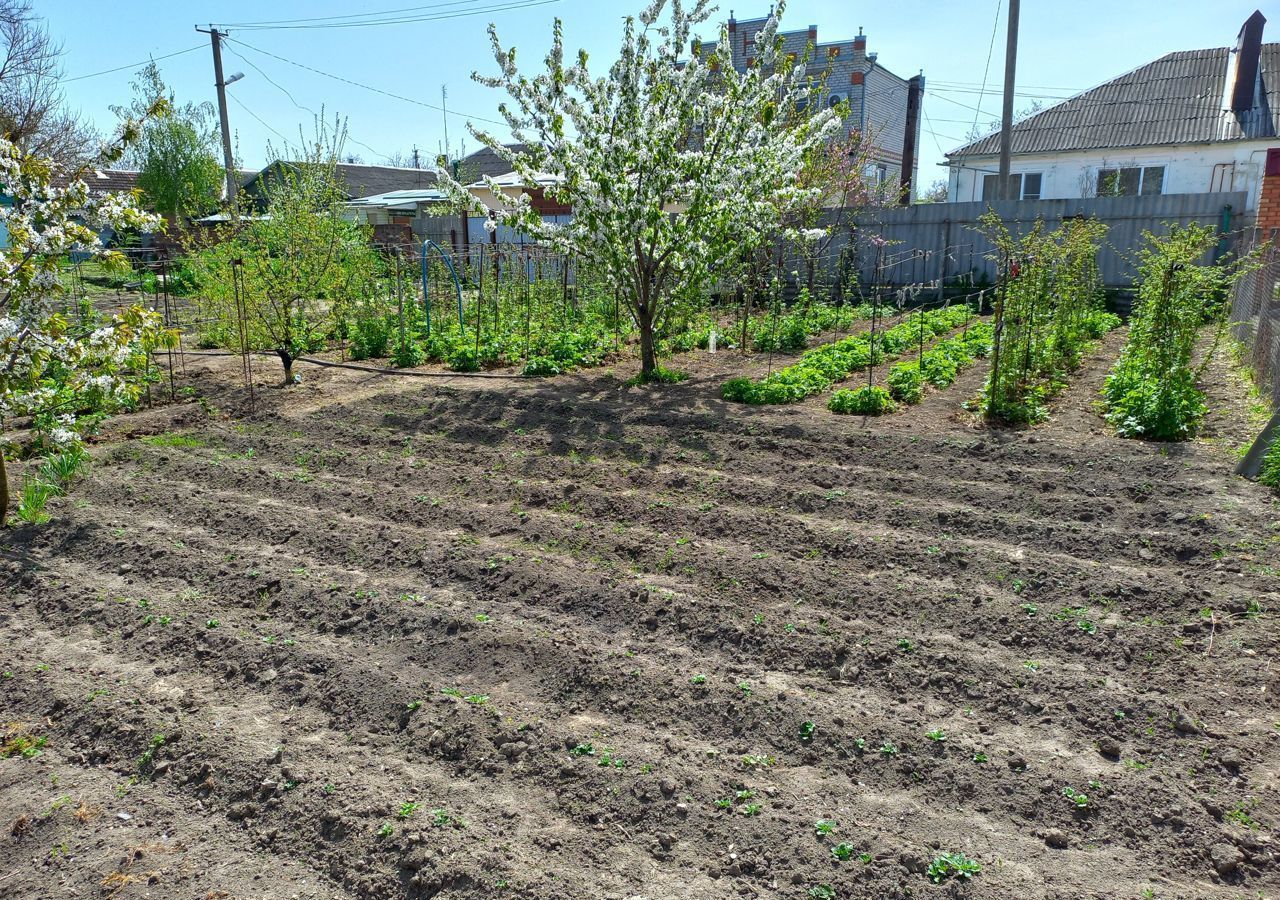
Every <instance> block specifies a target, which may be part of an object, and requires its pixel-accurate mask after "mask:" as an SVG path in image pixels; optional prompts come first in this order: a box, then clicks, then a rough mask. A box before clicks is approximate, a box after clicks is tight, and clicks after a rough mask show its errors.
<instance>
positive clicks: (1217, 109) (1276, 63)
mask: <svg viewBox="0 0 1280 900" xmlns="http://www.w3.org/2000/svg"><path fill="white" fill-rule="evenodd" d="M1230 57H1231V50H1230V48H1227V47H1215V48H1213V49H1210V50H1185V51H1180V52H1177V53H1169V54H1166V55H1165V56H1162V57H1160V58H1159V59H1157V60H1156V61H1155V62H1151V63H1148V64H1147V65H1145V66H1141V67H1139V68H1137V69H1134V70H1133V71H1132V72H1128V73H1126V74H1124V75H1121V76H1120V77H1119V78H1116V79H1113V80H1111V81H1108V82H1107V83H1106V84H1102V85H1099V86H1098V87H1096V88H1093V89H1092V90H1089V91H1085V92H1084V93H1083V94H1077V95H1076V96H1075V97H1072V98H1071V99H1070V100H1065V101H1063V102H1062V103H1059V104H1058V105H1057V106H1051V107H1049V108H1048V109H1046V110H1044V111H1043V112H1039V113H1037V114H1036V115H1034V116H1031V117H1030V118H1027V119H1025V120H1023V121H1021V122H1018V123H1016V124H1015V125H1014V126H1013V142H1012V152H1013V153H1015V154H1018V153H1047V152H1056V151H1064V150H1097V149H1104V148H1111V147H1149V146H1153V145H1160V144H1195V143H1204V142H1208V141H1233V140H1245V139H1249V138H1267V137H1275V136H1276V133H1277V129H1280V43H1275V44H1263V45H1262V56H1261V60H1260V64H1259V73H1258V81H1259V87H1258V90H1257V92H1256V93H1255V96H1254V108H1253V109H1252V110H1250V111H1248V112H1244V113H1233V112H1231V111H1230V110H1227V109H1224V100H1223V95H1224V94H1225V92H1226V82H1227V72H1228V68H1229V61H1230ZM999 152H1000V134H999V132H996V133H994V134H990V135H987V136H986V137H984V138H981V139H980V140H977V141H974V142H973V143H972V144H969V145H967V146H965V147H962V148H960V149H958V150H953V151H951V152H950V153H948V154H947V156H949V157H954V156H988V155H995V154H998V153H999Z"/></svg>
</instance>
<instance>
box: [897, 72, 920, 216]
mask: <svg viewBox="0 0 1280 900" xmlns="http://www.w3.org/2000/svg"><path fill="white" fill-rule="evenodd" d="M923 93H924V74H923V73H921V74H919V75H914V76H912V77H911V79H910V80H909V81H908V82H907V122H906V127H905V128H904V129H903V133H902V177H901V179H900V182H901V186H902V193H901V194H900V195H899V196H898V203H899V204H900V205H902V206H910V205H911V204H912V203H913V202H914V201H915V197H914V196H913V193H914V191H915V176H916V139H917V138H918V137H919V135H920V100H921V95H922V94H923Z"/></svg>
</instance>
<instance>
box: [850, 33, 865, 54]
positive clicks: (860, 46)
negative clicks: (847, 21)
mask: <svg viewBox="0 0 1280 900" xmlns="http://www.w3.org/2000/svg"><path fill="white" fill-rule="evenodd" d="M853 52H854V53H866V52H867V36H866V35H865V34H863V33H862V29H861V28H859V29H858V36H857V37H856V38H854V39H853Z"/></svg>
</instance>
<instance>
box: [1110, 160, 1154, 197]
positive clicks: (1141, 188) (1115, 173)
mask: <svg viewBox="0 0 1280 900" xmlns="http://www.w3.org/2000/svg"><path fill="white" fill-rule="evenodd" d="M1157 171H1158V172H1159V173H1160V174H1159V176H1158V178H1157V180H1158V182H1159V185H1158V187H1157V189H1156V190H1155V191H1148V190H1147V186H1148V178H1156V177H1157V176H1155V175H1148V173H1154V172H1157ZM1126 172H1137V183H1136V185H1135V187H1134V191H1133V192H1132V193H1129V192H1127V191H1125V190H1124V186H1125V183H1124V182H1125V173H1126ZM1167 173H1168V166H1167V165H1166V164H1164V163H1159V164H1157V165H1133V166H1105V167H1104V166H1099V167H1098V176H1097V178H1095V179H1094V183H1093V193H1094V196H1096V197H1158V196H1160V195H1161V194H1163V193H1164V179H1165V175H1166V174H1167ZM1108 177H1113V178H1115V179H1116V187H1117V190H1114V191H1105V192H1104V191H1103V190H1102V184H1103V179H1104V178H1108Z"/></svg>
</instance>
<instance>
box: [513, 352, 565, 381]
mask: <svg viewBox="0 0 1280 900" xmlns="http://www.w3.org/2000/svg"><path fill="white" fill-rule="evenodd" d="M560 371H561V369H560V367H559V366H558V365H556V361H555V360H554V359H552V358H551V357H549V356H531V357H529V361H528V362H526V363H525V364H524V371H523V372H521V373H520V374H522V375H524V377H525V378H546V377H548V376H550V375H559V374H560Z"/></svg>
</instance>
